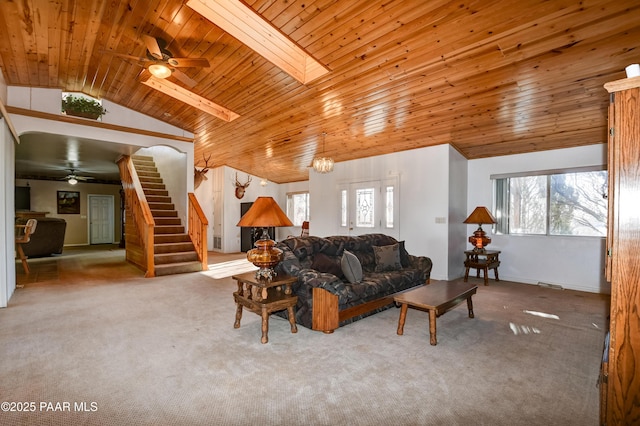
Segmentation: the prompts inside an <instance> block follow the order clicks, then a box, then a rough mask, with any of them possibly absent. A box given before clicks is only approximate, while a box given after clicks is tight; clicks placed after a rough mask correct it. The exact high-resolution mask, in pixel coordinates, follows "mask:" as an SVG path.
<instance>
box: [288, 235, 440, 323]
mask: <svg viewBox="0 0 640 426" xmlns="http://www.w3.org/2000/svg"><path fill="white" fill-rule="evenodd" d="M276 247H278V248H280V249H281V250H282V251H283V260H282V262H280V264H278V266H277V269H276V270H277V271H278V273H286V274H289V275H292V276H296V277H298V283H297V284H294V285H293V287H292V288H293V291H294V293H295V294H296V295H297V296H298V304H297V306H296V322H297V323H298V324H300V325H303V326H304V327H307V328H311V329H313V330H320V331H323V332H325V333H332V332H333V331H334V330H335V329H337V328H338V327H339V326H343V325H346V324H349V323H351V322H353V321H357V320H359V319H362V318H364V317H367V316H369V315H372V314H375V313H377V312H380V311H382V310H385V309H388V308H389V307H391V306H393V295H394V294H395V293H397V292H400V291H403V290H406V289H409V288H412V287H415V286H418V285H421V284H424V283H425V282H427V281H428V280H429V277H430V275H431V268H432V262H431V259H429V258H428V257H424V256H412V255H410V254H409V253H407V251H406V250H405V249H404V242H398V241H397V240H396V239H395V238H393V237H390V236H387V235H383V234H367V235H361V236H356V237H350V236H333V237H325V238H321V237H315V236H309V237H292V238H287V239H286V240H284V241H281V242H279V243H278V244H277V245H276ZM345 252H347V253H345ZM355 258H357V261H356V260H355ZM358 263H359V264H360V265H359V267H360V268H361V271H362V275H361V276H358V270H357V269H358ZM352 266H355V271H354V270H353V269H352ZM345 272H346V273H345ZM354 275H355V276H354ZM277 315H279V316H282V317H284V318H286V317H287V312H286V311H282V312H278V313H277Z"/></svg>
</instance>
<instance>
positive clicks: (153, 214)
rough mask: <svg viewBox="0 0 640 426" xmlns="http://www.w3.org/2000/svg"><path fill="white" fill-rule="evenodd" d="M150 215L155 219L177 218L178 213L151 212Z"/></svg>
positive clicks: (168, 211)
mask: <svg viewBox="0 0 640 426" xmlns="http://www.w3.org/2000/svg"><path fill="white" fill-rule="evenodd" d="M151 215H152V216H153V217H154V218H156V217H178V212H177V211H175V210H151Z"/></svg>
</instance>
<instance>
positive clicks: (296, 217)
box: [287, 192, 309, 226]
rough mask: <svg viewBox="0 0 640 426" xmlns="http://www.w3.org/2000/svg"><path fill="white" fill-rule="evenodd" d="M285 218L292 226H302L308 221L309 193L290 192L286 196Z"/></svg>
mask: <svg viewBox="0 0 640 426" xmlns="http://www.w3.org/2000/svg"><path fill="white" fill-rule="evenodd" d="M287 216H288V217H289V219H291V221H292V222H293V225H294V226H302V222H304V221H308V220H309V193H308V192H291V193H288V194H287Z"/></svg>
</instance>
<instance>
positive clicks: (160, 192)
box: [142, 188, 169, 197]
mask: <svg viewBox="0 0 640 426" xmlns="http://www.w3.org/2000/svg"><path fill="white" fill-rule="evenodd" d="M142 191H143V192H144V195H145V197H147V196H160V197H168V196H169V191H167V190H166V189H151V188H147V189H145V188H142Z"/></svg>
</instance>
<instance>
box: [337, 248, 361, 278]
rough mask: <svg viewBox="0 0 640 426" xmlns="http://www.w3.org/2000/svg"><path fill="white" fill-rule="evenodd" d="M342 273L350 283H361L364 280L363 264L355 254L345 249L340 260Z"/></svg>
mask: <svg viewBox="0 0 640 426" xmlns="http://www.w3.org/2000/svg"><path fill="white" fill-rule="evenodd" d="M340 266H341V267H342V273H343V274H344V276H345V278H346V279H347V280H348V281H349V282H350V283H359V282H360V281H362V265H361V264H360V261H359V260H358V258H357V257H356V255H355V254H353V253H351V252H350V251H347V250H345V251H344V252H343V253H342V259H341V260H340Z"/></svg>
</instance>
